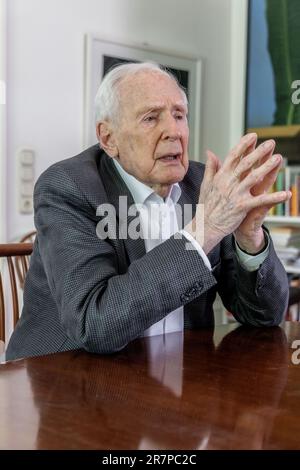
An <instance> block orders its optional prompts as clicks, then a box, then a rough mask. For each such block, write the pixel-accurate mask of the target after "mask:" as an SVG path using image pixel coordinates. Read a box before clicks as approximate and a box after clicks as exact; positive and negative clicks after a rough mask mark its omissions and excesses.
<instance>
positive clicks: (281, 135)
mask: <svg viewBox="0 0 300 470" xmlns="http://www.w3.org/2000/svg"><path fill="white" fill-rule="evenodd" d="M247 132H248V133H249V132H255V133H256V134H257V137H258V139H290V138H296V137H300V125H299V124H294V125H291V126H270V127H252V128H249V129H247Z"/></svg>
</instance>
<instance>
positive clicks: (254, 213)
mask: <svg viewBox="0 0 300 470" xmlns="http://www.w3.org/2000/svg"><path fill="white" fill-rule="evenodd" d="M256 142H257V135H256V134H254V133H251V134H247V135H245V136H244V137H242V138H241V140H240V141H239V143H238V144H237V145H236V146H235V147H234V148H233V149H232V150H231V151H230V152H229V154H228V156H227V157H226V158H225V160H224V162H223V163H221V162H220V160H219V159H218V157H217V156H216V155H215V154H214V153H213V152H211V151H207V162H206V168H205V172H204V178H203V181H202V184H201V189H200V196H199V205H198V207H197V210H196V216H195V217H194V219H193V220H192V221H191V222H190V224H188V225H187V227H186V230H188V231H189V232H190V233H191V234H193V236H195V238H196V240H197V241H198V242H199V243H200V245H201V246H202V248H203V250H204V252H205V253H206V254H207V253H209V252H210V251H211V250H212V249H213V248H214V246H216V245H217V244H218V243H219V242H220V241H221V240H222V239H223V238H224V237H225V236H226V235H229V234H231V233H233V234H234V236H235V239H236V241H237V243H238V245H239V246H240V248H241V249H242V250H244V251H246V252H247V253H250V254H256V253H258V252H259V251H261V250H262V249H263V248H264V244H265V238H264V232H263V229H262V224H263V221H264V218H265V216H266V215H267V213H268V211H269V209H270V208H271V207H272V206H274V205H275V204H279V203H282V202H285V201H287V200H288V199H290V197H291V192H290V191H278V192H272V193H270V192H269V190H270V189H271V188H272V186H273V184H274V182H275V181H276V178H277V175H278V172H279V170H280V168H281V164H282V156H281V155H278V154H275V155H273V152H274V147H275V142H274V140H267V141H266V142H264V143H262V144H261V145H259V146H258V147H256ZM199 210H201V211H203V212H202V215H203V217H204V224H203V223H202V224H201V226H199V227H198V226H197V224H198V225H200V224H199V222H198V221H199V220H202V221H203V218H202V219H201V217H197V211H199ZM203 229H204V230H203Z"/></svg>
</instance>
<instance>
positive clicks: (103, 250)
mask: <svg viewBox="0 0 300 470" xmlns="http://www.w3.org/2000/svg"><path fill="white" fill-rule="evenodd" d="M203 172H204V165H202V164H200V163H196V162H190V166H189V170H188V172H187V174H186V176H185V178H184V180H183V181H182V182H181V183H180V186H181V189H182V194H181V197H180V200H179V203H180V204H181V205H183V204H192V205H193V208H194V209H193V210H194V211H195V207H196V204H197V202H198V196H199V190H200V185H201V181H202V178H203ZM120 195H124V196H126V195H127V196H128V198H129V201H131V202H130V203H133V199H132V196H131V194H130V192H129V190H128V188H127V187H126V185H125V183H124V182H123V180H122V179H121V178H120V176H119V174H118V173H117V171H116V170H115V167H114V164H113V162H112V161H111V159H110V158H109V157H108V156H107V155H106V154H105V153H104V152H103V151H102V150H101V149H100V148H99V146H98V145H95V146H93V147H91V148H89V149H87V150H86V151H84V152H82V153H81V154H80V155H77V156H75V157H73V158H70V159H67V160H63V161H61V162H58V163H56V164H54V165H53V166H51V167H50V168H49V169H48V170H46V171H45V172H44V173H43V174H42V175H41V176H40V178H39V180H38V181H37V183H36V186H35V193H34V208H35V225H36V229H37V237H36V241H35V244H34V250H33V254H32V256H31V262H30V268H29V271H28V275H27V278H26V283H25V288H24V307H23V312H22V316H21V318H20V320H19V322H18V324H17V326H16V329H15V331H14V333H13V335H12V337H11V340H10V342H9V345H8V349H7V354H6V357H7V359H8V360H10V359H16V358H20V357H27V356H37V355H42V354H48V353H54V352H59V351H67V350H70V349H77V348H84V349H85V350H87V351H90V352H94V353H100V354H106V353H113V352H115V351H118V350H120V349H122V348H123V347H124V346H126V345H127V344H128V343H129V342H130V341H132V340H134V339H135V338H137V337H139V336H141V335H142V334H143V332H144V330H145V329H147V328H148V327H149V326H151V325H152V324H154V323H156V322H157V321H159V320H161V319H162V318H163V317H165V316H166V315H167V314H168V313H169V312H171V311H172V310H174V309H176V308H178V307H180V306H184V325H185V328H201V327H208V326H213V324H214V317H213V302H214V300H215V296H216V292H217V291H218V292H219V294H220V296H221V298H222V301H223V303H224V305H225V307H226V308H227V309H228V310H230V311H231V312H232V313H233V314H234V316H235V317H236V319H237V320H238V321H239V322H240V323H243V324H249V325H253V326H271V325H277V324H279V323H280V322H281V320H282V318H283V315H284V313H285V311H286V307H287V302H288V283H287V276H286V273H285V271H284V268H283V266H282V265H281V263H280V261H279V260H278V258H277V256H276V254H275V251H274V248H273V245H272V242H271V245H270V252H269V255H268V257H267V259H266V260H265V261H264V262H263V264H262V265H261V266H260V268H259V270H258V271H255V272H248V271H246V270H245V269H243V267H242V266H240V264H239V263H238V260H237V258H236V254H235V250H234V245H233V237H232V236H231V235H230V236H227V237H225V238H224V239H223V241H222V242H221V243H220V244H219V245H218V246H216V247H215V248H214V249H213V250H212V252H211V253H209V259H210V262H211V264H212V267H213V270H212V271H210V270H209V269H208V268H207V267H206V266H205V264H204V262H203V260H202V258H201V256H199V254H198V252H197V251H196V250H186V242H187V240H186V239H185V238H184V237H182V239H176V238H174V236H172V237H171V238H170V239H169V240H166V241H165V242H163V243H162V244H161V245H159V246H157V247H155V248H154V249H153V250H151V251H150V252H148V253H145V246H144V241H143V240H142V239H141V238H139V239H137V240H132V239H127V240H123V239H112V238H108V239H106V240H101V239H99V238H98V237H97V234H96V226H97V223H98V222H99V220H100V216H97V215H96V212H97V207H98V206H99V205H100V204H103V203H111V204H113V205H114V206H115V208H116V213H117V218H118V222H119V223H120V222H121V221H120V219H119V217H120V214H119V213H118V198H119V196H120Z"/></svg>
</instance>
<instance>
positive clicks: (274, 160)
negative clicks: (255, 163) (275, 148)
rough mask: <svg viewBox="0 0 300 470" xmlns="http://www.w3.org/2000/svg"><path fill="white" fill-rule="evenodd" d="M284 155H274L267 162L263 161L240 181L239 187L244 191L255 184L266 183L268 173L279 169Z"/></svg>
mask: <svg viewBox="0 0 300 470" xmlns="http://www.w3.org/2000/svg"><path fill="white" fill-rule="evenodd" d="M281 162H282V157H281V155H273V156H272V157H271V158H269V159H268V160H267V161H266V162H265V163H263V164H262V165H261V166H260V167H258V168H256V169H255V170H253V171H252V172H250V173H249V174H248V175H247V176H246V177H245V178H244V179H243V180H242V181H241V183H240V186H239V189H240V191H244V190H246V189H250V188H252V187H253V186H256V185H260V184H263V183H264V179H265V178H266V177H267V175H268V174H269V173H270V172H271V171H273V170H275V168H276V171H277V170H278V171H279V168H280V167H279V165H281Z"/></svg>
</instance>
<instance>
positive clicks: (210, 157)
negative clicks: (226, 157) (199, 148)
mask: <svg viewBox="0 0 300 470" xmlns="http://www.w3.org/2000/svg"><path fill="white" fill-rule="evenodd" d="M206 156H207V159H206V165H205V172H204V178H203V179H205V182H206V183H209V182H210V181H212V180H213V178H214V176H215V174H216V173H217V171H218V170H219V168H220V166H221V162H220V161H219V159H218V157H217V156H216V155H215V154H214V153H213V152H212V151H211V150H207V151H206Z"/></svg>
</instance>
